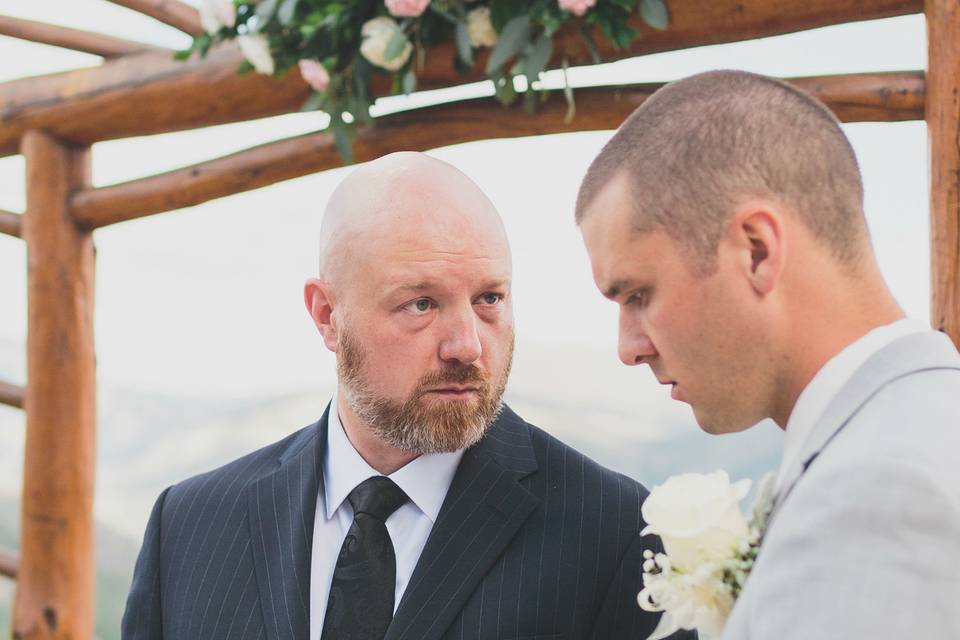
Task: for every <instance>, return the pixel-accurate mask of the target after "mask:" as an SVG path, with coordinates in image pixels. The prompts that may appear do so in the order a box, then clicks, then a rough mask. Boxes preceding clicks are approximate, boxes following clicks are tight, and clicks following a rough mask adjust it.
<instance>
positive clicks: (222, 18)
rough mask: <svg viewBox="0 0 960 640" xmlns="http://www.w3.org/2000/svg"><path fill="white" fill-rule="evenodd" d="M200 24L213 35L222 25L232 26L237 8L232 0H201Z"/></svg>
mask: <svg viewBox="0 0 960 640" xmlns="http://www.w3.org/2000/svg"><path fill="white" fill-rule="evenodd" d="M197 8H198V9H199V10H200V24H201V25H203V30H204V31H206V32H207V33H209V34H211V35H213V34H215V33H218V32H219V31H220V29H222V28H223V27H233V26H234V25H235V24H236V23H237V8H236V7H235V6H234V5H233V0H203V2H201V3H200V6H199V7H197Z"/></svg>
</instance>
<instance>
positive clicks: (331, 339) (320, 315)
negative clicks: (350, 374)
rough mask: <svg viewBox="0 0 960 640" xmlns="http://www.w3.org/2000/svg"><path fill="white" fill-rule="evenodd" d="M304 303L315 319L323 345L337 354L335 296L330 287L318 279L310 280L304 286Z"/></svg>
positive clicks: (314, 322)
mask: <svg viewBox="0 0 960 640" xmlns="http://www.w3.org/2000/svg"><path fill="white" fill-rule="evenodd" d="M303 302H304V304H305V305H306V306H307V312H308V313H309V314H310V317H311V318H313V324H315V325H316V326H317V330H318V331H320V335H321V336H323V343H324V344H325V345H326V346H327V349H329V350H330V351H333V352H334V353H336V351H337V342H338V333H337V327H336V322H335V320H334V315H333V305H334V296H333V292H332V291H331V289H330V285H329V284H328V283H326V282H324V281H323V280H320V279H318V278H310V279H309V280H307V282H306V284H304V285H303Z"/></svg>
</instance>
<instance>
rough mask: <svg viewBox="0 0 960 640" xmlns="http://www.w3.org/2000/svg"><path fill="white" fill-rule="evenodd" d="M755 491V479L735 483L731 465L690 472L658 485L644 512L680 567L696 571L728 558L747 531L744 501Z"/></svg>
mask: <svg viewBox="0 0 960 640" xmlns="http://www.w3.org/2000/svg"><path fill="white" fill-rule="evenodd" d="M748 491H750V480H741V481H740V482H737V483H736V484H732V485H731V484H730V477H729V476H728V475H727V473H726V472H725V471H715V472H713V473H711V474H699V473H685V474H681V475H677V476H673V477H671V478H669V479H668V480H667V481H666V482H665V483H664V484H662V485H660V486H658V487H654V489H653V491H651V492H650V495H649V496H648V497H647V499H646V501H645V502H644V503H643V507H642V509H641V513H642V514H643V519H644V521H646V523H647V526H646V528H644V530H643V531H642V532H641V533H642V534H644V535H646V534H648V533H655V534H657V535H658V536H660V538H661V539H662V540H663V546H664V547H665V549H666V552H667V555H668V556H670V560H671V562H672V564H673V566H674V567H676V568H677V569H679V570H682V571H693V570H694V569H696V567H698V566H700V565H702V564H705V563H716V562H724V561H726V560H728V559H729V558H730V557H731V556H732V555H733V553H734V552H735V550H736V548H737V545H739V544H740V541H741V540H743V539H744V538H746V536H747V533H748V531H747V522H746V520H745V519H744V517H743V514H741V513H740V507H739V504H738V503H739V502H740V500H742V499H743V497H744V496H745V495H746V494H747V492H748Z"/></svg>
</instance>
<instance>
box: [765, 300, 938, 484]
mask: <svg viewBox="0 0 960 640" xmlns="http://www.w3.org/2000/svg"><path fill="white" fill-rule="evenodd" d="M927 331H930V326H929V325H928V324H926V323H924V322H921V321H919V320H912V319H910V318H904V319H902V320H897V321H896V322H892V323H890V324H888V325H884V326H882V327H877V328H876V329H873V330H871V331H868V332H867V333H866V334H864V335H863V336H861V337H860V338H859V339H857V340H856V341H854V342H852V343H850V344H849V345H847V346H846V348H844V349H843V350H842V351H841V352H840V353H838V354H837V355H835V356H834V357H833V358H831V359H830V360H828V361H827V363H826V364H825V365H823V367H821V369H820V371H818V372H817V374H816V375H815V376H814V377H813V379H812V380H811V381H810V382H809V384H807V386H806V387H805V388H804V389H803V391H802V392H801V393H800V396H799V397H798V398H797V403H796V404H795V405H794V407H793V411H792V412H791V413H790V418H789V419H788V420H787V428H786V435H785V437H784V441H783V461H782V462H781V464H780V471H779V473H778V474H777V492H778V493H779V492H780V491H783V489H784V486H783V484H784V482H785V481H786V477H785V476H786V474H787V471H788V470H789V469H790V468H791V467H792V466H793V465H794V463H795V462H796V458H797V456H799V455H800V452H801V451H802V449H803V443H804V441H805V440H806V439H807V435H809V433H810V430H811V429H813V427H814V425H816V424H817V421H818V420H819V419H820V416H822V415H823V412H824V411H826V410H827V405H829V404H830V401H831V400H833V398H834V397H836V395H837V394H838V393H839V392H840V389H841V388H843V385H844V384H846V383H847V381H848V380H850V378H851V377H852V376H853V374H854V373H855V372H856V370H857V369H859V368H860V365H862V364H863V363H864V362H866V361H867V359H869V358H870V356H872V355H873V354H875V353H876V352H877V351H880V349H883V348H884V347H885V346H887V345H888V344H890V343H891V342H893V341H894V340H896V339H898V338H901V337H903V336H906V335H910V334H912V333H923V332H927Z"/></svg>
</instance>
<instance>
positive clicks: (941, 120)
mask: <svg viewBox="0 0 960 640" xmlns="http://www.w3.org/2000/svg"><path fill="white" fill-rule="evenodd" d="M112 1H113V2H115V3H116V4H120V5H123V6H125V7H128V8H130V9H134V10H136V11H140V12H142V13H144V14H147V15H149V16H152V17H153V18H156V19H157V20H160V21H162V22H164V23H167V24H169V25H172V26H173V27H176V28H177V29H180V30H182V31H184V32H186V33H188V34H198V33H200V31H201V27H200V19H199V15H198V13H197V11H196V10H195V9H194V8H192V7H190V6H188V5H186V4H183V3H181V2H179V1H178V0H112ZM667 5H668V9H669V13H670V26H669V28H668V29H667V30H665V31H654V30H651V29H650V28H649V27H647V26H646V25H645V24H643V23H642V22H641V21H640V19H639V18H635V19H634V22H633V24H632V26H633V27H634V28H636V29H637V30H639V31H640V32H641V33H642V37H641V38H640V39H638V40H637V41H635V43H634V44H633V45H632V47H631V48H630V49H629V50H613V49H612V48H610V47H609V45H607V46H604V45H603V44H601V45H600V53H601V54H602V55H603V57H604V58H605V59H606V60H614V59H619V58H625V57H630V56H636V55H640V54H645V53H652V52H659V51H668V50H674V49H683V48H688V47H695V46H701V45H708V44H717V43H724V42H734V41H739V40H746V39H752V38H759V37H765V36H773V35H778V34H784V33H790V32H795V31H801V30H804V29H812V28H816V27H823V26H827V25H833V24H840V23H844V22H851V21H859V20H869V19H877V18H885V17H890V16H899V15H906V14H912V13H921V12H923V13H925V14H926V19H927V31H928V43H929V44H928V47H929V51H928V65H927V70H926V72H924V71H923V70H910V71H904V72H899V73H863V74H854V75H843V76H821V77H809V78H794V79H790V82H793V83H794V84H796V85H797V86H799V87H802V88H803V89H805V90H806V91H808V92H810V93H812V94H813V95H815V96H817V97H819V98H820V99H821V100H823V101H824V102H825V103H826V104H827V105H828V106H829V107H830V108H832V109H833V110H834V111H835V113H836V114H837V116H838V117H839V118H840V119H841V120H843V121H845V122H860V121H903V120H926V122H927V127H928V132H929V148H930V172H931V193H930V228H931V247H932V251H931V256H932V265H931V266H932V302H931V304H932V307H931V309H932V311H931V318H932V323H933V325H934V326H935V327H936V328H938V329H940V330H942V331H944V332H946V333H947V334H948V335H949V336H950V337H951V338H952V339H953V341H954V342H955V343H960V290H958V287H960V3H958V2H957V1H956V0H926V1H925V2H924V1H922V0H808V1H806V2H784V1H781V0H711V2H695V1H694V0H668V3H667ZM0 35H8V36H13V37H17V38H22V39H26V40H32V41H34V42H39V43H45V44H51V45H56V46H61V47H67V48H71V49H76V50H79V51H84V52H88V53H93V54H96V55H99V56H102V57H103V58H104V62H103V64H101V65H100V66H98V67H94V68H89V69H82V70H77V71H70V72H65V73H59V74H54V75H49V76H42V77H35V78H26V79H20V80H14V81H11V82H7V83H3V84H0V157H2V156H9V155H13V154H22V155H23V156H24V158H25V161H26V167H27V175H26V180H27V207H26V211H24V212H23V213H22V214H19V213H13V212H8V211H0V232H2V233H5V234H9V235H12V236H19V237H21V238H22V239H23V240H24V242H26V246H27V256H28V276H27V282H28V296H29V300H28V338H27V352H28V357H27V385H26V387H25V388H21V387H18V386H16V385H11V384H8V383H3V382H0V402H2V403H4V404H7V405H10V406H14V407H21V408H23V409H24V410H25V411H26V429H27V434H26V450H25V464H24V480H23V499H22V510H21V517H22V521H21V540H22V542H21V548H20V550H19V552H18V554H4V553H0V574H2V575H5V576H8V577H11V578H15V579H16V580H17V590H16V598H15V604H14V621H13V627H14V629H13V636H14V637H15V638H19V639H28V638H30V639H33V638H63V639H66V638H89V637H91V636H92V634H93V615H94V606H93V605H94V560H93V488H94V450H95V432H96V406H95V398H96V382H95V355H94V344H93V335H94V327H93V308H94V261H95V252H94V245H93V239H92V232H93V231H94V230H95V229H98V228H101V227H105V226H107V225H111V224H115V223H118V222H123V221H125V220H132V219H134V218H140V217H143V216H148V215H152V214H156V213H161V212H165V211H170V210H174V209H179V208H182V207H187V206H191V205H196V204H199V203H202V202H206V201H208V200H211V199H215V198H220V197H224V196H228V195H231V194H235V193H240V192H243V191H248V190H251V189H256V188H258V187H262V186H265V185H268V184H272V183H275V182H278V181H281V180H288V179H291V178H295V177H299V176H303V175H306V174H309V173H313V172H317V171H322V170H325V169H329V168H333V167H337V166H340V165H341V159H340V156H339V154H338V151H337V148H336V144H335V142H334V139H333V136H332V134H331V133H328V132H321V133H314V134H309V135H303V136H298V137H294V138H289V139H286V140H280V141H277V142H273V143H269V144H265V145H261V146H258V147H254V148H251V149H247V150H245V151H241V152H238V153H234V154H231V155H228V156H225V157H222V158H218V159H215V160H211V161H208V162H203V163H200V164H197V165H193V166H189V167H185V168H182V169H179V170H176V171H171V172H168V173H164V174H161V175H156V176H152V177H148V178H143V179H139V180H133V181H130V182H125V183H122V184H116V185H112V186H107V187H99V188H94V187H93V186H92V185H91V179H90V174H91V172H90V170H91V161H92V158H91V153H90V147H91V145H92V144H93V143H95V142H99V141H103V140H112V139H117V138H124V137H129V136H141V135H147V134H156V133H165V132H171V131H179V130H185V129H192V128H197V127H204V126H210V125H216V124H223V123H230V122H238V121H243V120H249V119H254V118H262V117H266V116H273V115H277V114H283V113H287V112H291V111H295V110H297V109H298V108H299V107H300V105H301V104H302V103H303V102H304V100H305V99H306V98H307V96H308V92H309V89H308V87H307V85H306V84H305V83H304V82H303V81H302V80H301V78H300V77H299V75H298V74H297V72H296V70H295V69H294V70H292V71H291V73H289V74H288V75H287V76H286V77H285V78H284V79H283V80H276V79H273V78H269V77H265V76H261V75H257V74H247V75H238V74H237V73H236V68H237V66H238V64H239V63H240V62H241V61H242V56H241V54H240V52H239V50H238V49H237V48H236V47H234V46H221V47H219V48H217V49H215V50H213V51H212V52H211V53H210V55H209V56H208V57H207V58H204V59H193V60H190V61H189V62H186V63H182V62H176V61H174V60H173V58H172V55H171V52H170V51H168V50H162V49H158V48H156V47H151V46H148V45H144V44H140V43H136V42H130V41H127V40H122V39H119V38H113V37H107V36H103V35H99V34H93V33H88V32H84V31H78V30H75V29H67V28H63V27H58V26H52V25H46V24H41V23H37V22H32V21H27V20H20V19H15V18H9V17H2V16H0ZM452 47H453V45H452V44H448V45H441V46H438V47H436V48H435V49H433V50H431V51H430V52H429V54H428V55H427V58H426V64H425V68H424V69H423V71H422V73H420V75H419V84H420V88H422V89H427V88H436V87H446V86H452V85H457V84H462V83H465V82H472V81H477V80H481V79H483V78H484V75H483V69H484V66H485V62H486V59H485V56H484V55H480V56H479V59H478V60H477V61H476V64H475V65H474V67H473V69H472V70H471V71H470V72H468V73H467V74H466V75H458V74H457V73H456V72H455V71H454V70H453V69H452V67H451V65H450V64H449V61H450V60H451V59H452V57H453V49H452ZM554 50H555V52H556V53H555V54H554V59H553V60H552V62H551V67H552V68H556V67H559V65H560V61H561V59H562V58H566V59H567V60H570V61H572V62H575V63H581V64H584V63H587V64H588V63H589V62H590V61H591V53H590V51H589V50H588V48H587V46H586V45H585V44H584V42H583V41H582V39H581V37H580V35H579V34H578V33H577V32H576V31H575V30H573V31H570V32H569V33H561V34H560V35H558V38H557V41H556V46H555V48H554ZM658 86H659V85H654V84H645V85H628V86H624V85H621V86H609V87H596V88H589V89H578V90H577V95H576V100H577V105H578V110H577V111H578V115H577V116H576V118H574V119H573V121H572V122H566V121H565V112H566V104H565V102H564V100H563V96H562V95H552V96H550V98H549V99H548V100H547V101H546V102H545V103H544V104H543V105H542V107H541V109H540V111H539V113H537V114H536V115H535V116H531V115H528V114H527V113H525V112H524V111H523V110H522V109H502V108H501V107H500V106H499V105H498V104H497V103H496V102H495V101H493V100H491V99H489V98H483V99H473V100H463V101H458V102H452V103H447V104H441V105H435V106H430V107H425V108H419V109H412V110H408V111H403V112H400V113H394V114H391V115H387V116H383V117H380V118H378V119H377V120H376V121H375V123H374V124H373V125H371V126H369V127H367V128H365V129H362V130H361V131H360V132H359V134H358V136H357V139H356V142H355V145H354V153H355V158H356V160H357V161H365V160H369V159H372V158H375V157H378V156H380V155H382V154H385V153H388V152H392V151H397V150H403V149H417V150H426V149H431V148H434V147H438V146H442V145H449V144H455V143H461V142H468V141H473V140H480V139H489V138H504V137H513V136H528V135H536V134H548V133H558V132H568V131H579V130H601V129H614V128H616V127H617V126H619V124H620V123H621V122H622V121H623V119H624V118H625V117H626V116H627V115H628V114H629V113H630V112H631V111H632V110H633V109H634V108H635V107H636V106H637V105H638V104H640V103H641V102H643V100H644V99H646V97H647V96H649V95H650V93H651V92H653V91H654V90H655V89H656V88H657V87H658ZM374 88H375V90H376V91H377V93H378V94H379V95H385V94H387V93H388V92H389V89H390V86H389V83H387V82H386V81H384V82H382V83H381V84H377V85H375V87H374ZM559 93H560V92H558V94H559Z"/></svg>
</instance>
